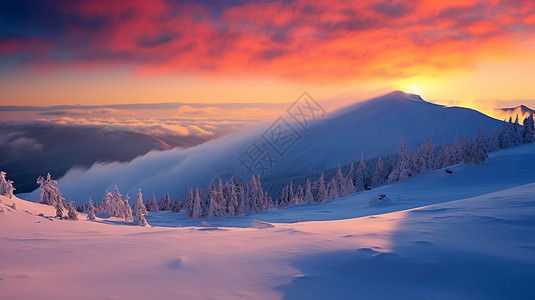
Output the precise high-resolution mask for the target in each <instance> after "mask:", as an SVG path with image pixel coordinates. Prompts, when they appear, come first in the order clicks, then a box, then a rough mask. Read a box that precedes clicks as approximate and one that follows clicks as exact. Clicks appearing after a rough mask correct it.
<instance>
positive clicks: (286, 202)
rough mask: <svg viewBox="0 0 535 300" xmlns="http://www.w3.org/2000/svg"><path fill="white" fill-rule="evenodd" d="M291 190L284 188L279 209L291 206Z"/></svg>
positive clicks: (287, 187)
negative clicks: (289, 193) (289, 191)
mask: <svg viewBox="0 0 535 300" xmlns="http://www.w3.org/2000/svg"><path fill="white" fill-rule="evenodd" d="M289 189H290V187H289V186H287V185H286V186H284V187H283V188H282V192H281V198H280V201H279V207H286V206H288V205H289V203H290V199H289V198H288V190H289Z"/></svg>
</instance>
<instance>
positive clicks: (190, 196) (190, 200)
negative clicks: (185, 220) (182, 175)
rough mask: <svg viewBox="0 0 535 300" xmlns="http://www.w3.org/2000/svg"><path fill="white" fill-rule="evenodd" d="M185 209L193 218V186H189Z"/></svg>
mask: <svg viewBox="0 0 535 300" xmlns="http://www.w3.org/2000/svg"><path fill="white" fill-rule="evenodd" d="M184 209H185V210H186V211H187V212H188V215H189V216H190V218H191V215H192V213H193V189H192V188H188V197H187V198H186V203H185V204H184Z"/></svg>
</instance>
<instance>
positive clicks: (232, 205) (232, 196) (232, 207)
mask: <svg viewBox="0 0 535 300" xmlns="http://www.w3.org/2000/svg"><path fill="white" fill-rule="evenodd" d="M228 185H229V189H230V193H229V196H228V197H229V199H228V202H227V212H228V214H229V215H231V216H236V215H238V206H239V202H238V194H237V193H236V184H235V183H234V178H232V179H231V180H230V184H228Z"/></svg>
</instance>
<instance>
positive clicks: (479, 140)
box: [468, 128, 489, 165]
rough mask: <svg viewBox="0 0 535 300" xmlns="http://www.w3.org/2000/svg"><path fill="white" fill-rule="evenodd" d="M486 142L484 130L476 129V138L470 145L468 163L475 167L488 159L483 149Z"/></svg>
mask: <svg viewBox="0 0 535 300" xmlns="http://www.w3.org/2000/svg"><path fill="white" fill-rule="evenodd" d="M486 140H487V137H486V135H485V130H484V129H483V128H478V129H477V134H476V137H475V139H474V140H473V141H472V143H471V150H470V156H469V158H470V160H469V161H468V162H469V163H473V164H475V165H477V164H479V163H481V162H483V161H485V160H486V159H487V158H488V157H489V156H488V154H487V150H486V147H485V142H486Z"/></svg>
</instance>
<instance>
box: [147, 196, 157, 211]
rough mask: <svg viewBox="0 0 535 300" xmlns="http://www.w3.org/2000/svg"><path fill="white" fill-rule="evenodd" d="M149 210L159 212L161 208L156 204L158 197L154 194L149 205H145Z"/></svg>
mask: <svg viewBox="0 0 535 300" xmlns="http://www.w3.org/2000/svg"><path fill="white" fill-rule="evenodd" d="M145 206H146V208H147V211H159V210H160V208H159V206H158V202H156V195H154V193H152V198H150V199H149V200H147V204H146V205H145Z"/></svg>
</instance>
